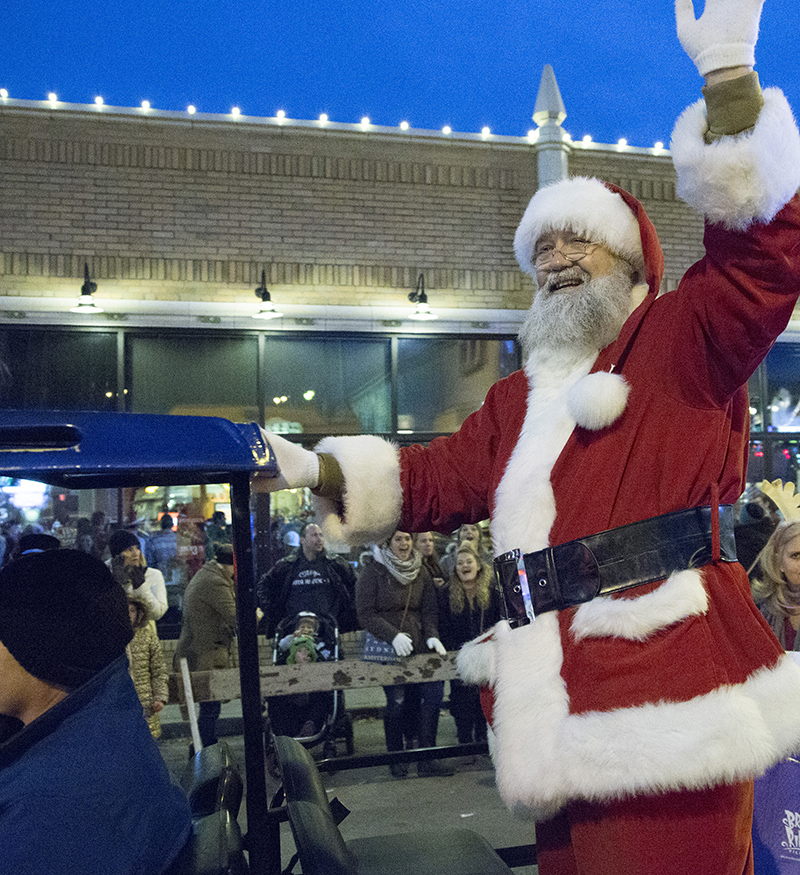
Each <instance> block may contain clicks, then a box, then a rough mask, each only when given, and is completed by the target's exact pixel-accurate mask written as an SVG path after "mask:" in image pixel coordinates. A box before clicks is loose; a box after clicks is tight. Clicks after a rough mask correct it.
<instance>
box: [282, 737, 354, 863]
mask: <svg viewBox="0 0 800 875" xmlns="http://www.w3.org/2000/svg"><path fill="white" fill-rule="evenodd" d="M275 752H276V754H277V757H278V763H279V764H280V767H281V774H282V776H283V790H284V793H285V794H286V808H287V813H288V815H289V824H290V826H291V828H292V835H293V836H294V843H295V846H296V847H297V854H298V856H299V857H300V865H301V867H302V869H303V875H356V872H357V868H356V860H355V857H354V856H353V854H352V853H351V852H350V851H349V850H348V849H347V846H346V845H345V843H344V839H343V838H342V834H341V833H340V832H339V827H338V826H337V825H336V821H335V820H334V817H333V813H332V812H331V807H330V804H329V802H328V794H327V793H326V792H325V786H324V784H323V783H322V778H321V777H320V774H319V770H318V769H317V764H316V763H315V762H314V759H313V757H312V756H311V754H310V753H309V752H308V751H307V750H306V749H305V748H304V747H303V745H302V744H300V742H299V741H296V740H295V739H294V738H291V737H289V736H288V735H277V736H275Z"/></svg>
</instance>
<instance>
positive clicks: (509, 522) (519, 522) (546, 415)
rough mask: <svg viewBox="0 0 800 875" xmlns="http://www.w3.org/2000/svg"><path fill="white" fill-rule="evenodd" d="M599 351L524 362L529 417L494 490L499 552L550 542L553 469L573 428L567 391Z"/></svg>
mask: <svg viewBox="0 0 800 875" xmlns="http://www.w3.org/2000/svg"><path fill="white" fill-rule="evenodd" d="M596 355H597V354H596V353H592V354H590V355H588V356H586V357H585V358H583V359H580V360H579V359H575V358H571V357H569V356H568V355H567V354H558V353H550V354H539V355H537V354H534V355H532V356H531V357H530V359H529V360H528V362H527V363H526V365H525V373H526V374H527V376H528V383H529V385H530V387H531V388H530V390H529V392H528V405H527V410H526V412H525V421H524V423H523V425H522V430H521V432H520V436H519V440H518V441H517V445H516V446H515V447H514V450H513V452H512V453H511V458H510V459H509V460H508V465H507V466H506V470H505V472H504V474H503V478H502V480H501V481H500V484H499V485H498V487H497V490H496V492H495V504H494V512H493V514H492V535H493V542H494V550H495V555H497V556H499V555H500V554H501V553H506V552H508V551H509V550H514V549H515V548H517V547H519V549H521V550H522V552H523V553H530V552H532V551H534V550H543V549H544V548H545V547H547V546H548V545H549V535H550V529H551V528H552V525H553V522H554V521H555V518H556V503H555V497H554V495H553V487H552V484H551V483H550V472H551V471H552V470H553V465H554V464H555V463H556V460H557V459H558V457H559V455H560V454H561V451H562V450H563V449H564V444H566V442H567V440H569V436H570V435H571V434H572V432H573V430H574V428H575V420H574V419H573V418H572V417H571V416H570V413H569V410H568V408H567V394H568V392H569V390H570V389H571V388H572V386H573V385H574V384H575V383H576V382H577V381H578V380H579V379H580V378H581V377H585V376H586V375H587V374H588V373H589V371H590V370H591V367H592V364H593V363H594V360H595V358H596ZM520 495H524V496H525V501H522V502H521V501H520V500H519V496H520Z"/></svg>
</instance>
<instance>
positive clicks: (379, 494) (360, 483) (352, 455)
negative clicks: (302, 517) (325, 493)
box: [315, 435, 403, 546]
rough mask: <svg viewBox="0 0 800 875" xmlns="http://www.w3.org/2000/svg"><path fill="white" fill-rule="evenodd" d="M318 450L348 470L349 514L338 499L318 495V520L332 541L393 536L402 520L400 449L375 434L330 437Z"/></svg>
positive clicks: (368, 540)
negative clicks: (332, 499)
mask: <svg viewBox="0 0 800 875" xmlns="http://www.w3.org/2000/svg"><path fill="white" fill-rule="evenodd" d="M316 450H317V452H318V453H330V454H331V455H332V456H333V457H334V458H335V459H336V461H337V462H338V463H339V465H340V467H341V469H342V473H343V474H344V482H345V493H344V518H342V517H340V516H339V514H338V509H337V507H336V504H335V502H333V501H331V500H330V499H327V498H316V499H315V505H316V508H317V514H318V518H319V519H320V521H321V525H322V530H323V533H324V534H325V538H326V540H327V541H328V542H329V543H331V544H348V545H353V546H355V545H358V544H368V543H372V542H374V541H382V540H384V539H386V538H389V537H391V535H392V533H393V532H394V530H395V527H396V526H397V523H398V520H399V519H400V511H401V508H402V504H403V493H402V490H401V488H400V458H399V456H398V453H397V448H396V447H395V446H394V445H393V444H390V443H389V442H388V441H385V440H383V438H379V437H374V436H372V435H359V436H356V437H327V438H324V439H323V440H321V441H320V442H319V444H317V446H316Z"/></svg>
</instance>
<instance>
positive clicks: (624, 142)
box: [617, 137, 628, 147]
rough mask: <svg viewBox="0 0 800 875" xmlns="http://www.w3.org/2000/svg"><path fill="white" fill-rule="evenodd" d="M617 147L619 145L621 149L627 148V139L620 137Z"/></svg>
mask: <svg viewBox="0 0 800 875" xmlns="http://www.w3.org/2000/svg"><path fill="white" fill-rule="evenodd" d="M617 145H618V146H621V147H624V146H627V145H628V141H627V140H626V139H625V137H620V138H619V139H618V140H617Z"/></svg>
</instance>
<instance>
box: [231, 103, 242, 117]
mask: <svg viewBox="0 0 800 875" xmlns="http://www.w3.org/2000/svg"><path fill="white" fill-rule="evenodd" d="M241 114H242V111H241V110H240V109H239V107H238V106H234V107H233V108H232V109H231V115H232V116H233V117H234V118H238V117H239V116H240V115H241Z"/></svg>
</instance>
